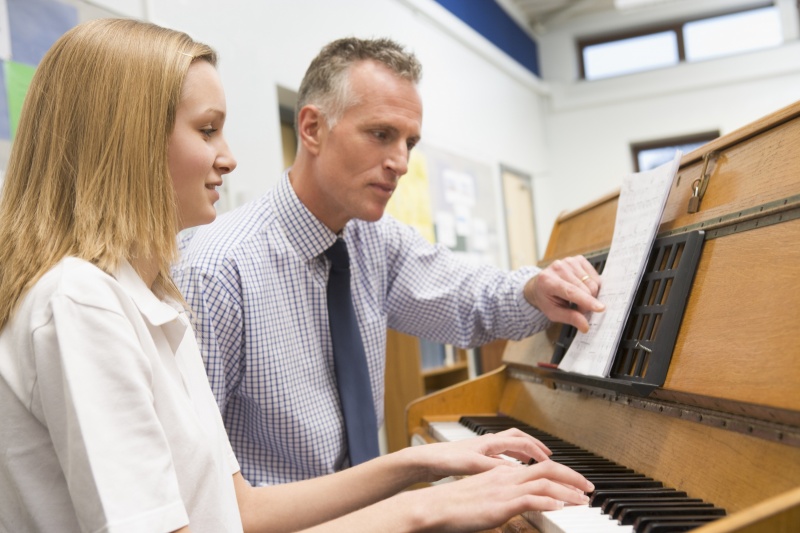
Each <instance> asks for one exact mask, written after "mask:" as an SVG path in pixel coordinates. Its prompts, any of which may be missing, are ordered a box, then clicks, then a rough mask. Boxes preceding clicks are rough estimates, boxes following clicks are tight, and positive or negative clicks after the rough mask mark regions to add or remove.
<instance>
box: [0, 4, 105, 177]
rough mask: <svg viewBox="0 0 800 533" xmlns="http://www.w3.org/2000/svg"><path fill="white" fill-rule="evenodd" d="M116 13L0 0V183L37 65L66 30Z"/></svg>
mask: <svg viewBox="0 0 800 533" xmlns="http://www.w3.org/2000/svg"><path fill="white" fill-rule="evenodd" d="M113 16H118V15H117V14H115V13H113V12H111V11H108V10H106V9H103V8H99V7H97V6H93V5H89V4H86V2H83V1H80V0H0V185H2V179H3V175H4V174H5V169H6V167H7V166H8V158H9V155H10V153H11V143H12V142H13V139H14V134H15V132H16V128H17V123H18V121H19V116H20V112H21V110H22V102H23V100H24V98H25V94H26V93H27V91H28V87H29V86H30V83H31V79H32V78H33V73H34V72H35V71H36V66H37V65H38V64H39V62H40V61H41V60H42V57H44V54H45V53H46V52H47V50H49V49H50V47H51V46H52V45H53V43H54V42H56V40H58V38H59V37H61V36H62V35H63V34H64V33H65V32H66V31H67V30H69V29H70V28H72V27H73V26H75V25H77V24H78V23H80V22H83V21H85V20H90V19H94V18H101V17H113Z"/></svg>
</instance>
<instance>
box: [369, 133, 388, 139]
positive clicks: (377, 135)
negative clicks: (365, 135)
mask: <svg viewBox="0 0 800 533" xmlns="http://www.w3.org/2000/svg"><path fill="white" fill-rule="evenodd" d="M372 135H374V136H375V138H376V139H379V140H381V141H384V140H386V138H387V137H388V135H386V132H385V131H373V132H372Z"/></svg>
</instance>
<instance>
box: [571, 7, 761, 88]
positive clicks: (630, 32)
mask: <svg viewBox="0 0 800 533" xmlns="http://www.w3.org/2000/svg"><path fill="white" fill-rule="evenodd" d="M766 7H777V4H776V3H775V1H774V0H767V1H762V2H754V3H753V4H751V5H749V6H747V7H738V8H732V9H727V10H723V11H717V12H714V14H713V15H710V14H709V15H703V16H696V17H689V18H683V19H676V20H674V21H671V22H665V23H662V24H652V25H645V26H639V27H636V28H631V29H627V30H623V31H617V32H610V33H603V34H597V35H590V36H586V37H578V38H577V39H576V50H577V53H578V72H579V74H580V79H581V80H583V81H595V80H588V79H587V78H586V66H585V64H584V61H583V56H584V53H583V52H584V49H586V48H588V47H590V46H596V45H599V44H606V43H613V42H616V41H622V40H626V39H632V38H635V37H644V36H646V35H652V34H655V33H662V32H672V33H674V34H675V36H676V43H677V47H678V64H681V63H686V62H687V61H686V48H685V44H684V36H683V27H684V26H685V25H686V24H689V23H692V22H698V21H701V20H707V19H713V18H717V17H725V16H728V15H735V14H737V13H746V12H748V11H755V10H758V9H764V8H766ZM652 70H656V69H652ZM639 72H648V71H647V70H645V71H639ZM623 75H624V74H620V75H618V76H609V77H606V78H599V79H609V78H615V77H619V76H623Z"/></svg>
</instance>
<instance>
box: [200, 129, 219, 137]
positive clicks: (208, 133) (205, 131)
mask: <svg viewBox="0 0 800 533" xmlns="http://www.w3.org/2000/svg"><path fill="white" fill-rule="evenodd" d="M216 131H217V130H216V128H205V129H202V130H200V132H201V133H202V134H203V135H205V136H206V137H211V136H212V135H213V134H214V133H216Z"/></svg>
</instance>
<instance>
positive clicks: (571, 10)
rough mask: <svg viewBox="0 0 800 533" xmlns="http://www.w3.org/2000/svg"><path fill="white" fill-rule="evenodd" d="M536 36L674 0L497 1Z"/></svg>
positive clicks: (673, 0)
mask: <svg viewBox="0 0 800 533" xmlns="http://www.w3.org/2000/svg"><path fill="white" fill-rule="evenodd" d="M496 1H497V3H498V4H501V5H502V6H503V7H505V8H506V11H508V12H510V14H512V16H513V17H514V18H516V19H517V22H519V23H522V24H524V25H525V26H527V27H528V28H530V29H531V30H532V31H533V32H534V34H537V33H539V34H541V33H545V32H547V31H548V30H552V29H554V28H556V27H558V26H559V25H563V24H566V23H568V22H570V21H571V20H572V19H575V18H578V17H583V16H585V15H594V14H598V13H603V12H609V11H621V10H622V11H625V10H629V9H630V10H634V9H635V10H636V11H639V12H641V11H646V10H649V9H651V8H654V7H659V6H660V5H663V4H666V3H671V2H675V0H496Z"/></svg>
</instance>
